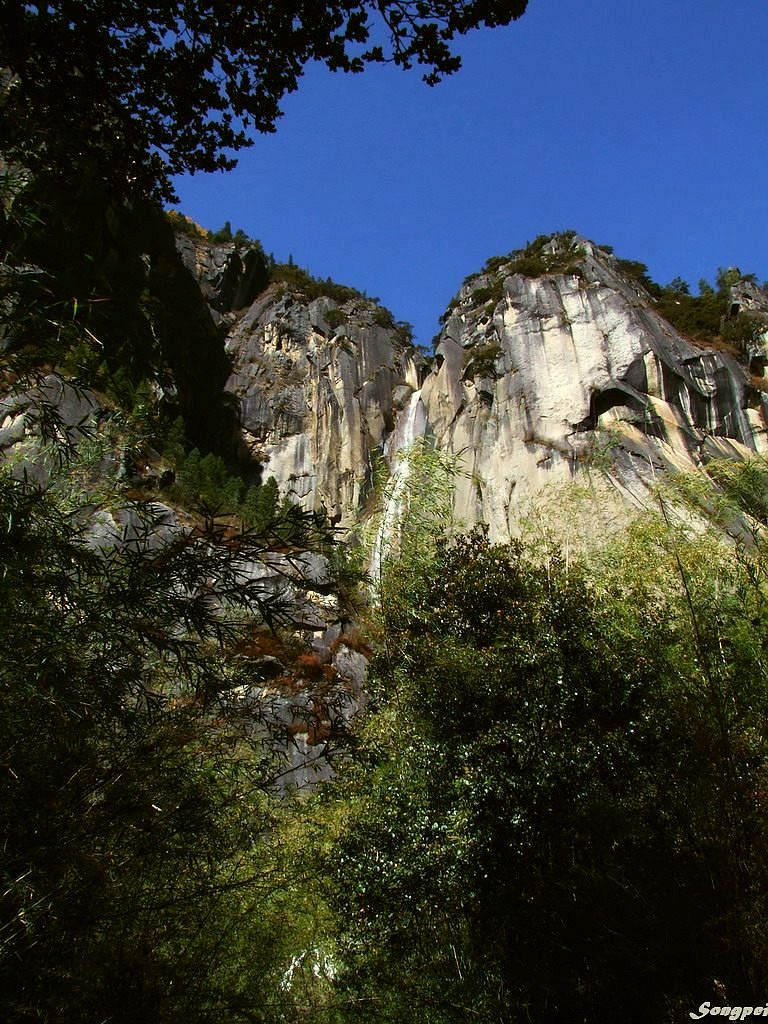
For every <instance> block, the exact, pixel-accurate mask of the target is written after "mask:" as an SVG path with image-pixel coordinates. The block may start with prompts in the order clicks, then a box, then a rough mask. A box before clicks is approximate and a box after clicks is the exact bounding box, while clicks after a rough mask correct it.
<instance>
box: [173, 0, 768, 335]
mask: <svg viewBox="0 0 768 1024" xmlns="http://www.w3.org/2000/svg"><path fill="white" fill-rule="evenodd" d="M767 47H768V3H767V2H766V0H735V2H726V0H645V2H642V3H635V2H630V0H626V2H624V0H529V7H528V12H527V13H526V14H525V15H524V16H523V18H522V19H521V20H520V21H518V22H517V23H515V24H513V25H511V26H509V27H508V28H506V29H495V30H492V31H491V30H484V31H478V32H475V33H473V34H472V35H471V36H470V37H468V38H467V39H465V40H464V41H463V42H462V45H461V51H462V53H463V56H464V67H463V68H462V70H461V71H460V72H459V73H458V74H456V75H454V76H453V77H451V78H449V79H446V80H445V81H444V82H443V83H442V84H441V85H439V86H437V87H435V88H432V89H430V88H429V87H427V86H426V85H424V84H423V83H422V82H421V79H420V75H419V72H418V70H413V71H411V72H401V71H398V70H396V69H394V68H388V67H384V68H371V69H370V70H368V71H366V72H365V73H364V74H362V75H355V76H344V75H333V74H331V73H329V72H327V71H325V70H324V69H321V68H316V67H313V68H310V69H309V70H308V71H307V73H306V75H305V77H304V79H303V80H302V84H301V85H300V88H299V91H298V92H296V93H294V94H293V95H292V96H289V97H288V98H287V99H286V101H285V104H284V110H285V116H284V117H283V118H282V119H281V121H280V122H279V126H278V131H277V133H276V134H275V135H268V136H260V137H258V138H257V139H256V143H255V145H254V146H253V148H252V149H250V150H246V151H245V152H243V154H242V155H241V157H240V162H239V166H238V167H237V169H236V170H235V171H232V172H229V173H227V174H215V175H197V176H195V177H194V178H183V179H177V180H176V188H177V191H178V193H179V196H180V202H179V204H178V205H179V207H180V208H181V209H182V210H183V211H184V212H185V213H187V214H188V215H190V216H191V217H193V218H194V219H195V220H197V221H198V222H200V223H201V224H203V225H205V226H206V227H209V228H213V229H216V228H219V227H221V226H222V225H223V223H224V222H225V221H226V220H229V221H231V223H232V226H233V228H238V227H240V228H243V229H244V230H245V231H246V232H247V233H248V234H249V235H251V236H252V237H255V238H259V239H260V240H261V241H262V243H263V245H264V248H265V249H266V250H267V251H268V252H273V253H274V254H275V256H276V258H277V259H278V260H286V259H287V258H288V256H289V255H291V256H292V257H293V259H294V260H295V262H296V263H298V264H299V265H300V266H303V267H307V268H309V270H310V271H311V272H312V273H313V274H316V275H318V276H321V277H327V276H330V277H333V278H334V279H335V280H337V281H339V282H341V283H344V284H350V285H354V286H355V287H357V288H360V289H363V290H365V291H367V292H368V294H370V295H376V296H379V297H380V298H381V300H382V302H383V303H384V304H385V305H387V306H388V307H389V308H390V309H391V310H392V312H393V313H394V315H395V317H396V318H397V319H400V320H407V321H410V322H411V323H413V324H414V326H415V329H416V340H417V342H418V343H420V344H425V345H429V343H430V340H431V338H432V335H433V334H434V333H435V332H436V331H437V326H438V325H437V319H438V317H439V315H440V313H441V312H442V311H443V309H444V308H445V306H446V305H447V303H448V301H449V299H450V298H451V296H452V295H453V294H454V293H455V291H456V290H457V289H458V287H459V285H460V284H461V282H462V280H463V278H464V277H465V276H466V275H467V274H470V273H472V272H474V271H476V270H478V269H480V267H481V265H482V263H483V262H484V261H485V259H486V258H487V257H489V256H492V255H497V254H500V253H506V252H508V251H509V250H510V249H514V248H519V247H520V246H522V245H524V244H525V243H526V242H527V241H529V240H531V239H533V238H534V237H535V236H536V235H538V234H542V233H548V232H551V231H557V230H564V229H568V228H573V229H575V230H577V231H579V232H580V233H581V234H584V235H586V236H587V237H589V238H592V239H594V240H595V241H597V242H600V243H604V244H610V245H613V246H614V248H615V250H616V252H617V254H618V255H620V256H623V257H625V258H628V259H637V260H641V261H643V262H644V263H647V264H648V266H649V268H650V272H651V275H652V276H653V277H654V278H655V279H656V280H658V281H660V282H661V283H666V282H668V281H669V280H671V279H672V278H673V277H674V276H675V275H678V274H679V275H681V276H682V277H684V278H685V279H686V280H688V281H690V283H691V285H692V286H694V290H695V286H696V284H697V282H698V280H699V279H700V278H701V277H707V278H709V279H713V278H714V274H715V271H716V268H717V267H718V266H728V265H733V264H735V265H737V266H739V267H741V269H742V270H743V271H752V272H754V273H756V274H757V275H758V277H759V278H760V279H761V280H762V279H763V278H766V277H768V252H766V242H767V241H768V137H767V136H768V118H767V117H766V99H767V98H768V97H767V95H766V93H767V91H768V90H767V89H766V82H767V81H768V77H767V74H766V71H767V68H766V64H767V58H766V48H767Z"/></svg>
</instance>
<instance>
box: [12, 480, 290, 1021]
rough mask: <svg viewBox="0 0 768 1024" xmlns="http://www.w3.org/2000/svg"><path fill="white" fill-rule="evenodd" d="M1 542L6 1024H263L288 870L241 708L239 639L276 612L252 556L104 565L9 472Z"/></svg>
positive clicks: (139, 554)
mask: <svg viewBox="0 0 768 1024" xmlns="http://www.w3.org/2000/svg"><path fill="white" fill-rule="evenodd" d="M135 514H136V515H137V516H140V511H139V510H136V513H135ZM138 521H139V522H140V519H139V520H138ZM0 523H2V528H1V532H0V547H1V550H2V564H3V573H2V574H1V575H0V608H2V614H0V650H1V651H2V656H1V657H0V686H1V687H2V694H3V714H2V716H0V762H1V763H2V779H1V780H0V807H1V808H2V817H3V821H4V823H5V825H4V836H3V845H2V852H1V854H0V876H1V877H2V893H3V895H2V900H0V1014H1V1015H2V1018H3V1020H5V1021H33V1020H34V1021H49V1022H51V1024H53V1022H56V1024H63V1022H68V1021H71V1022H72V1024H74V1022H76V1021H83V1020H93V1021H96V1020H98V1021H115V1022H117V1021H125V1022H129V1021H130V1022H133V1021H138V1020H141V1021H145V1022H150V1021H155V1022H160V1021H162V1022H171V1021H206V1022H211V1021H219V1020H220V1021H222V1022H227V1024H231V1022H233V1021H238V1020H248V1021H253V1020H258V1019H262V1016H261V1013H262V1011H261V1010H258V1011H257V1010H256V1009H255V1008H256V1007H258V1006H263V1005H266V1004H267V1003H269V1001H270V1000H272V1001H274V999H275V998H276V997H275V993H276V992H279V972H278V974H277V976H276V977H274V978H273V979H272V981H271V982H270V983H269V984H267V978H268V976H269V973H270V971H276V970H277V967H276V965H275V961H277V963H278V966H279V964H280V943H281V934H280V928H279V925H278V924H277V923H276V922H277V920H279V919H280V918H281V917H282V915H283V913H284V910H283V909H282V908H281V907H280V905H279V904H280V893H281V892H282V893H284V892H285V889H286V884H287V880H288V877H289V872H290V869H289V867H287V866H286V865H280V866H278V863H277V862H278V860H279V849H278V845H277V840H276V834H275V832H274V829H275V827H276V822H277V820H278V808H277V806H276V804H275V802H274V799H273V798H272V797H271V796H270V785H271V782H272V780H273V779H274V777H275V775H276V773H277V772H279V771H280V764H279V761H278V760H277V759H276V757H275V756H274V754H273V753H272V750H271V745H270V744H267V743H266V742H265V741H266V739H267V738H268V737H269V736H272V738H273V740H274V741H276V740H277V739H278V735H279V733H278V730H277V726H276V723H275V722H272V721H270V720H269V717H268V714H267V711H266V709H265V706H264V705H263V704H260V703H258V702H256V701H255V700H253V699H249V700H247V701H244V700H243V694H253V693H255V692H257V689H258V686H259V680H260V669H259V666H258V659H257V658H256V657H255V655H254V654H251V655H248V653H247V651H249V650H250V651H253V650H254V645H253V644H251V645H250V647H248V646H247V645H246V646H244V645H243V638H244V637H246V638H247V637H250V636H251V635H252V630H253V628H254V626H258V625H259V624H260V623H262V622H263V621H264V619H265V618H266V619H269V620H271V621H280V618H281V615H283V614H284V612H285V609H284V608H283V607H281V604H280V602H279V601H277V600H276V599H275V597H274V596H273V595H271V594H270V593H269V592H268V591H266V590H265V589H264V587H263V584H261V583H259V582H258V581H256V580H254V579H252V578H249V577H247V576H244V575H243V573H242V561H241V560H242V559H247V558H248V557H253V556H254V554H255V553H257V552H258V550H259V546H258V545H257V544H253V543H249V541H248V539H247V538H246V539H244V540H243V541H242V542H241V544H240V548H239V551H238V552H237V554H236V555H235V554H233V551H232V549H231V547H229V548H227V547H222V546H221V545H216V544H214V543H212V541H211V539H210V538H206V537H205V536H195V535H194V534H188V533H182V532H179V533H178V534H177V535H176V536H175V537H174V538H172V539H170V540H169V541H168V542H167V543H166V544H165V545H161V546H158V537H157V536H156V535H153V527H152V523H151V521H149V520H148V521H147V523H146V532H145V535H144V537H142V534H141V530H140V529H139V530H138V533H136V532H135V531H134V535H135V538H136V539H135V540H134V541H133V542H132V543H128V544H120V543H117V544H115V541H114V540H113V541H111V542H110V541H109V539H108V538H106V537H104V536H102V535H100V534H99V532H98V528H97V527H98V520H95V521H94V520H93V519H92V518H91V517H86V518H83V514H82V511H81V512H80V513H77V512H76V513H75V514H72V513H69V512H68V511H67V509H66V507H65V506H63V505H62V504H61V502H60V501H57V500H56V499H55V498H54V497H53V496H52V495H48V496H45V495H42V494H40V493H39V492H36V491H35V490H33V489H31V488H30V487H28V486H27V485H25V484H23V483H20V482H19V481H15V480H13V479H11V477H9V476H8V474H7V473H5V472H3V473H2V475H0ZM94 530H95V532H94ZM262 737H263V739H262ZM269 830H272V834H271V838H270V842H269V849H268V852H267V845H268V844H267V836H268V835H269Z"/></svg>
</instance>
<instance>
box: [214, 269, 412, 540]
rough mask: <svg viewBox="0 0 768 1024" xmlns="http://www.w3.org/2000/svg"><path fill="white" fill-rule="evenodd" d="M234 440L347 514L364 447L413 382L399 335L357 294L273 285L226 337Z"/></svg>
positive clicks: (347, 519) (373, 446)
mask: <svg viewBox="0 0 768 1024" xmlns="http://www.w3.org/2000/svg"><path fill="white" fill-rule="evenodd" d="M226 347H227V353H228V355H229V356H230V358H231V360H232V368H233V369H232V375H231V377H230V379H229V381H228V382H227V390H228V391H229V392H230V393H231V394H232V395H234V396H236V398H237V399H238V403H239V410H240V420H241V426H242V436H243V442H244V444H245V446H246V447H247V449H248V452H249V454H250V455H251V457H252V458H253V459H255V460H256V461H257V462H258V463H260V464H261V466H262V479H264V480H266V479H268V478H269V477H270V476H273V477H274V478H275V480H276V481H277V483H278V485H279V487H280V491H281V493H282V494H283V495H287V496H288V497H289V498H291V499H292V500H293V501H296V502H298V503H300V504H301V505H303V506H304V507H305V508H314V509H319V508H321V507H322V508H325V509H326V511H327V512H328V514H329V515H330V516H331V518H332V520H333V521H335V522H340V523H342V524H344V525H351V524H352V522H353V521H354V519H355V517H356V515H357V513H358V511H359V508H360V506H361V503H362V500H363V497H364V495H365V492H366V488H367V486H368V485H369V484H370V479H371V472H372V459H373V454H374V452H375V451H376V450H377V449H380V448H381V447H382V446H383V443H384V441H385V439H386V437H387V435H388V434H389V433H390V432H391V431H392V430H393V429H394V426H395V421H396V417H397V413H398V407H399V406H401V405H402V403H403V402H404V401H406V400H407V397H408V396H410V394H411V393H412V392H413V390H414V389H415V388H417V387H418V380H417V373H416V367H415V364H414V359H413V355H412V352H411V349H410V346H409V345H408V343H407V341H406V340H405V339H404V338H403V337H402V335H401V333H400V332H398V330H397V328H396V326H395V325H394V324H392V323H391V322H388V321H387V316H386V315H385V311H383V310H382V309H381V308H380V307H377V306H375V305H374V304H372V303H371V302H368V301H367V300H364V299H359V300H357V299H356V300H349V301H347V302H345V303H344V304H343V305H342V306H341V307H339V305H338V304H337V303H336V302H335V301H334V300H332V299H330V298H327V297H324V296H321V297H319V298H315V299H312V300H307V299H305V298H303V297H302V296H301V295H297V294H295V293H294V292H292V291H290V290H286V289H284V288H282V287H281V286H279V285H273V286H271V287H270V288H269V289H267V291H266V292H265V293H263V294H262V295H261V296H260V297H259V298H258V299H257V300H256V301H255V302H254V303H253V305H251V306H250V308H249V309H248V310H247V311H246V312H245V313H244V314H243V315H241V316H240V318H239V319H238V321H237V322H236V324H235V325H234V327H233V328H232V329H231V331H230V334H229V336H228V339H227V345H226Z"/></svg>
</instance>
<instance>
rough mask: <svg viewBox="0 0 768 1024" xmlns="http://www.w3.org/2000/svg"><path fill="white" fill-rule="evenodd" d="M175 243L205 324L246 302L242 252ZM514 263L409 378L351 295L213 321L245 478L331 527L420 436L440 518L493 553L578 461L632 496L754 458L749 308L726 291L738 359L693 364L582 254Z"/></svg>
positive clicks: (391, 339) (762, 413)
mask: <svg viewBox="0 0 768 1024" xmlns="http://www.w3.org/2000/svg"><path fill="white" fill-rule="evenodd" d="M185 244H186V246H187V249H188V250H189V251H188V252H186V253H185V254H184V255H185V258H186V260H187V262H188V265H190V267H191V268H192V269H193V270H194V272H195V274H196V276H197V279H198V280H199V281H200V282H201V287H203V289H204V291H205V294H206V297H207V298H208V301H209V302H211V304H212V305H213V306H214V307H215V308H218V310H219V311H221V310H222V309H225V308H226V309H228V308H229V307H227V306H226V303H224V304H222V303H223V300H222V297H221V296H222V288H224V286H225V285H226V290H227V291H228V294H230V295H233V296H239V300H241V299H242V298H243V297H244V296H246V297H248V298H249V299H250V296H249V295H248V286H247V284H246V283H245V282H246V279H247V277H248V274H249V273H250V274H251V277H252V281H253V280H255V278H253V274H254V273H255V271H254V269H253V267H251V269H250V271H249V270H248V258H247V255H246V256H245V257H243V256H242V255H241V254H237V253H236V252H235V251H234V248H233V247H229V248H227V247H225V248H221V247H219V250H218V251H217V252H215V253H213V254H211V253H206V252H204V251H202V248H201V246H200V245H199V244H198V245H196V246H190V245H189V244H188V243H185ZM203 248H204V247H203ZM225 249H226V251H225ZM230 250H231V251H230ZM526 252H527V251H526ZM526 252H522V253H521V252H518V253H513V254H511V255H510V256H509V257H504V258H499V259H494V260H491V261H489V263H488V264H487V265H486V269H485V270H484V271H483V272H482V273H480V274H475V275H473V276H472V277H470V278H468V279H467V281H466V282H465V284H464V286H463V287H462V289H461V291H460V292H459V294H458V295H457V297H456V299H454V300H453V302H452V304H451V307H450V308H449V311H448V312H447V314H446V316H445V317H444V326H443V329H442V332H441V334H440V337H439V339H438V342H437V345H436V352H435V358H434V361H433V363H432V367H431V370H429V372H428V373H426V376H425V365H424V362H425V361H424V360H423V359H422V358H421V357H420V356H418V354H416V353H415V352H414V350H413V348H412V347H411V346H410V344H409V341H408V339H407V337H406V336H405V334H404V332H403V331H402V329H400V328H398V326H397V325H396V324H395V323H394V321H392V318H391V317H390V316H389V314H388V313H387V312H386V311H385V310H383V309H382V308H381V307H379V306H377V305H376V304H375V303H373V302H371V301H369V300H367V299H365V298H364V297H362V296H357V297H354V298H349V297H345V298H344V299H343V300H341V299H339V298H338V296H337V297H336V298H332V297H331V294H328V295H325V294H322V287H320V289H319V290H318V289H317V288H315V289H314V290H313V293H312V295H311V296H310V295H308V294H305V293H303V292H302V290H301V288H300V287H299V288H297V287H295V286H294V285H292V284H291V283H290V282H288V283H272V284H270V285H269V286H268V287H266V289H265V290H263V291H262V292H261V293H260V294H259V295H258V296H257V297H256V298H255V301H253V302H252V303H251V304H250V305H249V306H247V307H246V308H244V309H240V310H237V311H236V312H224V313H223V314H222V313H221V312H220V314H219V315H223V316H224V317H225V324H227V325H228V326H229V334H228V337H227V342H226V349H227V353H228V355H229V358H230V359H231V363H232V372H231V375H230V378H229V380H228V382H227V390H228V391H229V392H230V394H231V395H232V396H234V397H235V398H236V399H237V404H238V407H239V413H240V424H241V430H242V440H243V445H244V447H245V449H246V450H247V452H248V453H249V454H250V456H251V457H252V458H253V459H255V460H256V461H257V462H258V463H259V464H260V465H261V467H262V478H263V479H266V478H268V477H269V476H274V477H275V479H276V481H277V483H278V484H279V487H280V490H281V492H282V493H283V494H284V495H287V496H289V497H290V498H292V499H293V500H295V501H298V502H300V503H301V504H302V505H303V506H304V507H307V508H320V507H324V508H325V509H326V510H327V511H328V513H329V514H330V516H331V517H332V519H333V520H334V521H335V522H339V523H340V524H342V525H344V526H351V525H352V524H353V523H354V521H355V520H356V518H357V517H358V516H359V514H360V512H361V508H362V505H363V503H364V500H365V496H366V493H367V490H368V488H369V486H370V483H371V478H372V465H373V463H374V461H375V458H376V456H377V453H383V454H384V455H385V456H386V457H387V459H388V462H389V465H390V469H391V471H392V472H394V471H395V470H396V465H397V453H398V452H399V451H400V450H401V449H402V448H403V446H404V445H405V444H406V443H407V442H410V441H412V440H413V439H414V437H415V436H417V435H427V436H429V437H430V438H431V439H432V440H433V443H434V444H435V446H436V447H438V448H439V449H442V450H445V451H448V452H451V453H453V454H454V455H455V456H457V458H458V461H459V464H460V466H461V472H460V474H459V476H458V477H457V480H456V514H457V517H458V518H459V520H460V521H462V522H463V523H465V524H466V525H468V526H469V525H472V524H474V523H477V522H484V523H487V524H488V525H489V526H490V529H491V534H492V536H493V537H494V538H498V539H504V538H506V537H508V536H509V534H510V532H512V531H513V529H514V521H515V518H516V515H517V512H518V508H519V504H520V501H521V499H522V498H524V497H525V496H526V495H530V494H531V493H532V492H533V491H535V490H537V489H539V488H540V487H541V486H542V485H543V484H544V483H545V482H547V481H551V480H565V479H570V478H573V477H574V476H576V475H577V474H578V473H579V472H581V471H582V470H583V469H585V468H588V467H592V466H594V465H595V464H599V465H600V466H601V468H604V469H606V470H607V471H608V472H609V474H610V476H611V477H612V479H614V481H615V483H616V484H617V486H619V487H620V488H621V489H623V490H624V491H625V492H628V493H629V494H630V495H634V496H635V497H637V498H639V499H642V496H643V494H644V491H645V488H646V485H647V483H648V482H649V481H650V480H651V479H653V478H654V477H655V475H656V474H657V473H659V472H660V471H664V470H669V469H694V468H696V467H697V466H700V465H701V464H702V462H705V461H706V460H707V459H708V458H711V457H714V456H717V455H730V456H733V457H744V456H746V455H747V454H748V453H749V452H760V451H765V450H766V447H768V443H767V441H766V430H767V429H768V415H767V412H768V409H767V407H766V400H765V396H764V394H763V392H762V390H760V388H759V385H760V383H761V381H757V382H756V378H755V376H754V375H755V374H756V373H762V372H763V370H764V367H765V364H766V353H765V339H766V337H768V332H766V331H765V330H764V328H765V326H766V323H768V295H766V293H765V292H764V291H762V290H761V289H759V288H757V287H756V286H755V285H753V284H750V283H749V282H744V281H738V282H736V283H735V284H733V286H732V289H731V298H732V301H731V303H730V306H729V310H728V312H727V313H726V316H727V317H736V316H738V315H743V313H744V311H745V310H746V311H747V312H748V313H749V316H750V317H752V318H753V319H754V321H755V323H756V324H757V325H758V326H759V327H760V328H761V330H763V333H762V334H761V333H760V330H755V331H753V332H752V335H751V337H750V341H749V343H748V344H746V343H745V344H744V345H743V346H742V349H743V350H739V349H738V348H737V347H734V346H730V345H727V344H720V345H718V346H717V347H713V346H711V345H710V346H707V345H704V344H702V343H699V342H695V341H693V340H691V339H689V338H686V337H684V336H683V335H682V334H681V333H679V332H678V331H677V330H675V329H674V328H673V327H672V326H671V324H670V323H668V322H667V321H666V320H665V319H664V318H663V317H662V316H661V315H660V313H659V311H658V309H657V308H656V306H657V303H656V301H655V300H654V298H653V296H652V295H651V294H649V292H648V290H647V289H646V287H645V284H644V279H643V276H642V274H641V275H637V274H635V275H633V274H631V273H628V270H627V268H628V267H629V268H630V269H631V266H633V265H630V264H627V263H625V262H623V261H621V260H617V259H615V258H614V257H613V256H612V255H611V254H610V253H609V252H608V251H607V250H604V249H601V248H600V247H598V246H596V245H594V244H593V243H591V242H589V241H587V240H586V239H583V238H580V237H578V236H576V235H574V234H573V233H567V234H565V235H560V236H557V235H556V236H552V238H551V239H550V240H549V241H548V242H547V243H546V244H542V245H541V246H540V247H539V249H538V250H537V254H536V256H535V258H531V257H530V256H529V255H527V254H526ZM235 256H237V261H238V263H237V266H235V264H234V263H233V262H232V261H233V259H234V257H235ZM634 266H637V265H634ZM238 275H239V276H238ZM646 280H647V279H646ZM315 284H317V283H315ZM346 291H347V292H349V290H346ZM331 292H332V288H331ZM761 318H762V319H761ZM762 321H766V323H763V322H762ZM747 366H749V367H750V370H751V372H752V377H750V372H749V371H748V370H747ZM424 378H425V379H424ZM756 383H757V386H756Z"/></svg>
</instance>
